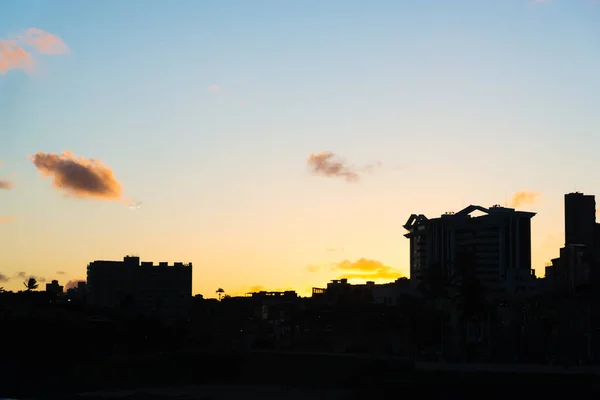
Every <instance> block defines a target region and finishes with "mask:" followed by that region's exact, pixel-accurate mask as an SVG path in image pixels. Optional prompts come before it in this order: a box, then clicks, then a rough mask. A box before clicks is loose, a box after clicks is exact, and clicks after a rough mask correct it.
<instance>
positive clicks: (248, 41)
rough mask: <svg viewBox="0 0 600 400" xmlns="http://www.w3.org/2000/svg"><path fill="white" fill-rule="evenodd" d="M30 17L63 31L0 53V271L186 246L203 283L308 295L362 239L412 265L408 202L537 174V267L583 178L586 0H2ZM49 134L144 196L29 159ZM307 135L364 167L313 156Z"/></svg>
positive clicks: (591, 132)
mask: <svg viewBox="0 0 600 400" xmlns="http://www.w3.org/2000/svg"><path fill="white" fill-rule="evenodd" d="M30 28H37V29H41V30H43V31H45V32H49V33H50V34H52V35H57V36H60V38H62V40H63V41H64V43H65V44H66V46H68V48H69V52H68V53H65V54H55V55H52V54H37V53H36V54H35V64H34V68H33V69H29V70H22V69H18V68H17V69H11V70H8V71H5V72H4V73H0V139H1V141H0V161H1V162H2V166H0V180H2V179H4V180H8V181H11V182H13V183H14V187H13V188H12V189H0V221H4V222H2V223H0V243H1V244H0V273H1V274H3V275H4V276H6V277H7V278H11V277H12V279H10V280H9V281H7V282H0V286H4V287H5V288H8V289H19V286H22V283H21V282H22V279H19V278H16V277H14V276H15V275H16V274H18V272H20V271H24V272H26V274H27V275H35V276H38V277H45V278H46V279H48V280H50V279H59V280H60V281H61V282H62V283H65V282H66V281H67V280H69V279H77V278H83V279H85V271H86V269H85V268H86V265H87V264H88V263H89V262H90V261H92V260H95V259H121V258H122V257H123V256H124V255H126V254H139V255H140V256H141V258H142V259H143V260H147V261H155V262H158V261H169V262H173V261H184V262H193V263H194V282H193V289H194V293H203V294H204V295H205V296H211V295H214V292H215V290H216V289H217V288H218V287H223V288H224V289H225V291H226V292H228V293H232V294H233V293H241V292H244V291H246V290H249V289H250V288H251V287H252V286H256V285H261V286H263V287H266V288H267V289H282V288H294V289H296V290H298V291H299V292H300V293H301V294H306V293H307V292H308V291H309V290H310V287H312V286H324V285H325V283H326V282H327V281H328V280H329V279H335V278H338V277H339V276H340V275H341V273H342V272H347V273H350V272H352V273H354V274H355V275H356V274H360V273H361V271H359V270H356V271H350V270H349V269H344V266H346V267H348V268H350V267H351V265H350V262H355V261H357V260H358V259H360V258H365V259H367V260H374V261H379V262H381V263H383V265H384V266H389V267H391V268H396V269H397V270H399V271H401V272H402V273H403V274H405V275H408V265H409V257H408V240H407V239H405V238H404V237H403V234H404V233H405V232H404V230H403V228H402V225H403V224H404V222H405V221H406V220H407V219H408V217H409V216H410V214H411V213H424V214H426V215H428V216H430V217H435V216H439V214H441V213H443V212H445V211H450V210H452V211H458V210H459V209H461V208H463V207H465V206H467V205H469V204H479V205H483V206H490V205H493V204H497V203H499V204H504V203H505V201H508V202H510V198H511V196H512V194H513V193H515V192H518V191H528V192H539V193H541V194H540V195H539V196H538V197H536V198H535V201H534V202H531V203H530V204H525V205H522V206H521V207H520V208H523V209H525V210H528V211H534V212H537V213H538V215H537V216H536V217H534V219H533V228H532V233H533V241H532V247H533V264H534V267H535V268H536V269H537V272H538V275H542V276H543V267H544V265H545V263H546V262H547V261H549V259H550V258H552V257H556V256H558V249H559V247H560V246H561V245H562V243H563V240H564V239H563V233H562V230H563V208H562V207H563V195H564V193H567V192H571V191H574V190H575V189H577V190H579V191H582V192H585V193H589V194H597V195H600V180H598V177H597V172H598V171H600V157H598V156H597V153H598V150H599V149H600V113H599V112H598V110H599V107H600V3H598V2H595V1H593V0H553V1H539V0H538V1H537V2H533V3H532V2H529V1H527V0H505V1H500V0H498V1H493V0H489V1H481V0H477V1H475V0H471V1H466V0H464V1H460V0H453V1H441V0H438V1H433V0H419V1H417V0H414V1H408V0H407V1H396V0H394V1H391V0H390V1H376V0H370V1H366V0H363V1H351V0H345V1H341V0H330V1H316V0H315V1H312V0H303V1H296V2H291V1H260V0H255V1H223V0H220V1H199V0H195V1H182V0H179V1H150V0H144V1H141V0H139V1H134V0H128V1H117V0H113V1H109V0H106V1H80V0H74V1H53V2H49V1H26V0H15V1H6V0H0V39H5V40H9V39H10V38H13V37H17V36H18V35H20V34H21V33H22V32H26V31H27V30H28V29H30ZM0 61H1V60H0ZM65 150H69V151H71V152H72V153H74V154H75V155H76V156H81V157H85V158H87V159H90V158H95V159H99V160H101V161H102V163H103V164H104V165H105V166H107V167H109V168H110V169H111V170H112V172H113V173H114V176H115V177H116V179H117V180H118V181H119V182H120V183H121V184H122V187H123V195H124V196H125V197H126V198H127V199H133V200H135V201H139V202H142V206H141V207H140V208H139V209H137V210H131V209H130V208H128V207H126V205H125V204H124V203H123V202H119V201H107V200H103V199H95V198H86V199H80V198H76V197H72V196H71V197H66V196H65V194H64V191H61V190H60V188H59V189H57V188H55V187H53V185H52V180H51V178H43V177H42V175H41V174H40V172H39V171H38V169H36V167H35V165H34V164H33V163H32V160H31V159H30V158H28V156H30V155H32V154H35V153H38V152H43V153H59V154H60V153H62V152H63V151H65ZM321 151H331V152H333V153H335V154H337V155H339V156H341V157H344V158H345V159H346V160H347V161H348V162H349V163H351V164H353V165H356V166H364V165H369V164H373V163H377V162H380V163H381V167H379V168H374V169H373V171H372V172H371V173H364V174H362V176H361V179H360V180H359V181H358V182H347V181H345V180H344V179H340V178H338V177H324V176H315V175H313V174H311V173H310V172H309V169H308V166H307V158H308V157H309V155H310V154H311V153H317V152H321ZM332 250H335V251H332ZM343 260H349V263H346V264H342V265H340V267H339V268H337V270H336V268H331V267H329V266H327V265H329V264H331V263H338V262H341V261H343ZM362 264H365V265H366V264H369V265H370V266H373V262H371V263H369V262H363V263H362ZM319 265H325V267H322V268H320V269H319V268H316V267H315V266H319ZM308 266H312V267H310V268H309V267H308ZM365 268H368V266H367V267H365ZM58 271H62V272H64V274H60V275H58ZM380 271H385V267H382V268H381V269H380Z"/></svg>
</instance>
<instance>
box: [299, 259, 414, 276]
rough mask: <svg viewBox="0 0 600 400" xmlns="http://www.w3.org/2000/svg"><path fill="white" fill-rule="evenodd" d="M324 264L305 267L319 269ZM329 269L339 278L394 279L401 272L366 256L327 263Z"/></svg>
mask: <svg viewBox="0 0 600 400" xmlns="http://www.w3.org/2000/svg"><path fill="white" fill-rule="evenodd" d="M323 267H324V266H322V265H309V266H307V269H308V270H309V271H310V272H317V271H320V270H321V269H322V268H323ZM329 269H330V271H334V272H337V273H338V274H339V278H340V279H341V278H347V279H361V280H373V279H387V280H396V279H398V278H401V277H402V276H403V275H402V272H400V271H399V270H397V269H396V268H393V267H391V266H389V265H385V264H383V263H382V262H381V261H377V260H369V259H366V258H360V259H358V260H356V261H350V260H344V261H341V262H339V263H333V264H329Z"/></svg>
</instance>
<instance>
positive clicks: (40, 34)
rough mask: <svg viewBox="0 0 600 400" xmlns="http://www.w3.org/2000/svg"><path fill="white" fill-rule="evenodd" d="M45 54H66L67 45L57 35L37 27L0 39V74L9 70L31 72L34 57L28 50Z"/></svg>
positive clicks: (67, 50)
mask: <svg viewBox="0 0 600 400" xmlns="http://www.w3.org/2000/svg"><path fill="white" fill-rule="evenodd" d="M25 47H29V48H30V49H32V50H33V51H34V52H36V53H39V54H46V55H56V54H66V53H68V52H69V47H68V46H67V45H66V43H65V42H64V41H63V40H62V39H61V38H60V36H58V35H53V34H51V33H48V32H44V31H43V30H41V29H38V28H29V29H27V30H26V31H25V32H23V33H21V34H19V35H16V36H15V37H12V38H9V39H0V74H2V75H4V74H6V73H7V72H8V71H10V70H17V69H20V70H23V71H26V72H32V71H33V67H34V63H35V57H34V56H33V55H32V53H30V52H29V51H27V50H25Z"/></svg>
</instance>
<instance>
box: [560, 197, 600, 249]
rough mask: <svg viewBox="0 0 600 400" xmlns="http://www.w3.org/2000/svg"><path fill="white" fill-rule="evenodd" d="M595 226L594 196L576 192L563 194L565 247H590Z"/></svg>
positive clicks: (592, 242) (595, 229)
mask: <svg viewBox="0 0 600 400" xmlns="http://www.w3.org/2000/svg"><path fill="white" fill-rule="evenodd" d="M597 226H598V225H597V224H596V199H595V196H594V195H585V194H583V193H578V192H576V193H568V194H565V247H568V246H570V245H584V246H587V247H588V248H592V247H593V246H594V236H595V233H596V231H597Z"/></svg>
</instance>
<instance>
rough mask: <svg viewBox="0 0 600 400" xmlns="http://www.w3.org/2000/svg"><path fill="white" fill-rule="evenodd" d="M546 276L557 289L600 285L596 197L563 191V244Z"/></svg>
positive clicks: (598, 228)
mask: <svg viewBox="0 0 600 400" xmlns="http://www.w3.org/2000/svg"><path fill="white" fill-rule="evenodd" d="M546 277H547V278H548V279H549V280H550V281H551V284H552V286H553V287H554V288H556V289H560V290H565V289H575V288H577V287H578V286H582V285H589V284H594V285H596V286H598V285H599V284H600V224H597V223H596V199H595V196H593V195H585V194H583V193H578V192H576V193H568V194H565V246H564V247H563V248H561V249H560V257H558V258H555V259H553V260H552V266H551V267H549V268H547V274H546Z"/></svg>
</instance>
